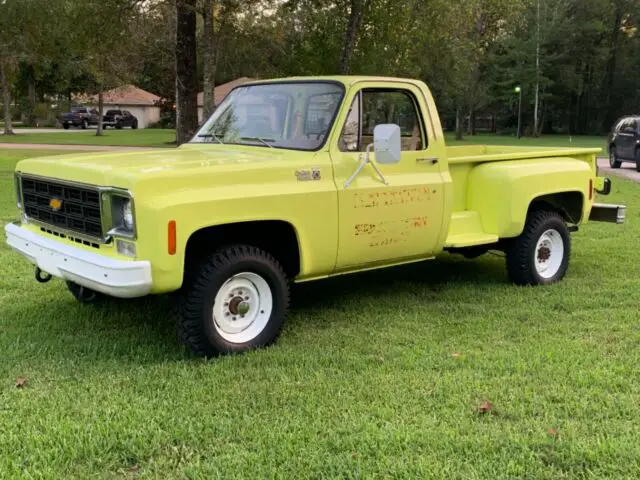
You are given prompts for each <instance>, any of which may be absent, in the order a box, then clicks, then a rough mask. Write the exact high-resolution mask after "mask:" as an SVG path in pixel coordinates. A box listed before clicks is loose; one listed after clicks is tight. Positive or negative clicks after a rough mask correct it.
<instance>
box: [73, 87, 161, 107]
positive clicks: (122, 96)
mask: <svg viewBox="0 0 640 480" xmlns="http://www.w3.org/2000/svg"><path fill="white" fill-rule="evenodd" d="M102 98H103V102H104V104H105V105H138V106H155V105H156V104H157V102H159V101H160V100H161V98H160V97H159V96H157V95H154V94H153V93H150V92H147V91H146V90H143V89H141V88H138V87H136V86H135V85H123V86H121V87H117V88H114V89H112V90H107V91H106V92H104V93H103V94H102ZM75 100H77V101H80V102H83V103H92V104H97V103H98V95H79V96H77V97H76V98H75Z"/></svg>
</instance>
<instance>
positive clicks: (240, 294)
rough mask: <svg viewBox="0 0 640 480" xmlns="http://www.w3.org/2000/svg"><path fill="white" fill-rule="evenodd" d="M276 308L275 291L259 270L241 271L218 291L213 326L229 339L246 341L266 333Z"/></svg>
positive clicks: (229, 340)
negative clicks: (274, 301) (273, 291)
mask: <svg viewBox="0 0 640 480" xmlns="http://www.w3.org/2000/svg"><path fill="white" fill-rule="evenodd" d="M272 310H273V294H272V293H271V288H270V287H269V284H268V283H267V281H266V280H265V279H264V278H262V277H261V276H260V275H258V274H256V273H249V272H243V273H238V274H237V275H234V276H233V277H231V278H230V279H229V280H227V281H226V282H225V283H224V284H223V285H222V287H220V290H218V293H217V294H216V298H215V302H214V304H213V326H214V328H215V329H216V332H217V333H218V334H219V335H220V336H221V337H222V338H224V339H225V340H226V341H227V342H230V343H246V342H249V341H251V340H253V339H254V338H256V337H257V336H258V335H260V333H262V331H263V330H264V328H265V326H266V325H267V323H268V322H269V318H270V317H271V312H272Z"/></svg>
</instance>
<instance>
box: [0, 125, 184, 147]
mask: <svg viewBox="0 0 640 480" xmlns="http://www.w3.org/2000/svg"><path fill="white" fill-rule="evenodd" d="M175 139H176V133H175V130H171V129H159V128H147V129H139V130H113V129H107V130H106V131H105V132H104V135H102V136H100V137H98V136H96V132H95V131H94V130H91V131H86V132H83V131H78V132H72V133H69V132H62V131H60V132H56V133H25V134H19V135H9V136H5V135H0V145H1V144H2V143H45V144H55V145H121V146H127V147H130V146H141V147H172V146H175V145H173V142H174V141H175Z"/></svg>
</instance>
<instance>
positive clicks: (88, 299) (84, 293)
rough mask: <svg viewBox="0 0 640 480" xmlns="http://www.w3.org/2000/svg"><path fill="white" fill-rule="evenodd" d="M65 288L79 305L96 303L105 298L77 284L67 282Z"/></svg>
mask: <svg viewBox="0 0 640 480" xmlns="http://www.w3.org/2000/svg"><path fill="white" fill-rule="evenodd" d="M67 288H68V289H69V291H70V292H71V295H73V296H74V298H75V299H76V300H78V301H79V302H80V303H97V302H99V301H101V300H104V298H105V296H104V295H103V294H102V293H100V292H96V291H95V290H91V289H90V288H87V287H83V286H82V285H78V284H77V283H74V282H70V281H68V280H67Z"/></svg>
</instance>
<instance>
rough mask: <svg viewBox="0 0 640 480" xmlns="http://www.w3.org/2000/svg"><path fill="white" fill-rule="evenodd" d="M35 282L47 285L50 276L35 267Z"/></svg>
mask: <svg viewBox="0 0 640 480" xmlns="http://www.w3.org/2000/svg"><path fill="white" fill-rule="evenodd" d="M36 280H37V281H38V282H39V283H47V282H48V281H49V280H51V274H50V273H47V272H43V271H42V270H40V267H36Z"/></svg>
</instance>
